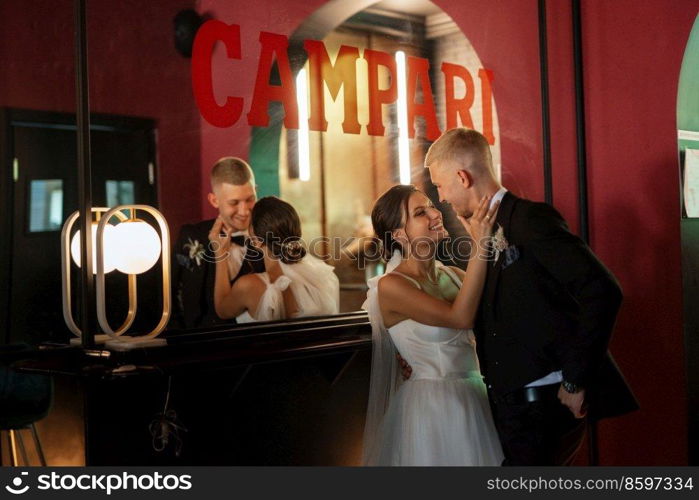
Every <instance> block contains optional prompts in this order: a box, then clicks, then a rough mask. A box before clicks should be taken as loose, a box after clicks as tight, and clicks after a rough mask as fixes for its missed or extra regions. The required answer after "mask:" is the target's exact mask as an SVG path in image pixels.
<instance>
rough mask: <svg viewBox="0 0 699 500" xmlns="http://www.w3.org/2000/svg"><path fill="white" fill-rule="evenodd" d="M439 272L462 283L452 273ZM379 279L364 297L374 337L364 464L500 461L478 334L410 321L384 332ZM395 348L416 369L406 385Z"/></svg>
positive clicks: (467, 463)
mask: <svg viewBox="0 0 699 500" xmlns="http://www.w3.org/2000/svg"><path fill="white" fill-rule="evenodd" d="M438 269H439V272H446V273H447V274H449V276H450V277H451V278H452V280H454V282H455V284H456V285H457V286H459V287H460V286H461V281H460V280H459V279H458V277H457V276H456V274H455V273H454V272H453V271H451V270H450V269H447V268H446V267H443V266H438ZM380 278H381V276H380V277H377V278H373V279H372V280H370V282H369V286H370V288H369V292H368V297H367V302H365V309H367V310H368V312H369V316H370V319H371V322H372V330H373V337H374V338H373V340H374V347H373V356H374V357H373V359H372V375H371V387H370V396H369V407H368V411H367V422H366V426H365V435H364V457H363V460H364V463H365V465H406V466H408V465H428V466H429V465H431V466H440V465H443V466H447V465H453V466H459V465H500V464H501V463H502V460H503V453H502V448H501V446H500V441H499V439H498V435H497V431H496V430H495V426H494V424H493V418H492V414H491V411H490V406H489V403H488V396H487V393H486V387H485V384H484V383H483V379H482V376H481V373H480V369H479V366H478V358H477V356H476V350H475V340H474V336H473V332H472V331H471V330H457V329H453V328H443V327H436V326H429V325H424V324H422V323H418V322H417V321H414V320H412V319H407V320H404V321H401V322H400V323H398V324H396V325H394V326H392V327H391V328H388V329H385V328H384V327H383V320H382V318H381V316H380V314H381V313H380V309H379V308H378V290H377V288H378V281H379V279H380ZM406 278H407V279H409V280H410V281H411V282H413V283H414V284H415V285H416V286H417V287H418V288H420V285H419V284H418V283H417V282H416V281H415V280H413V279H411V278H408V277H406ZM377 314H378V315H379V316H378V317H377ZM395 350H397V351H398V352H399V353H400V355H401V356H402V357H403V359H405V360H406V361H407V362H408V364H410V366H411V368H412V375H411V376H410V378H409V379H408V380H407V381H405V382H402V383H401V377H400V374H399V370H398V366H397V363H396V362H395V361H394V360H395ZM379 365H380V366H379Z"/></svg>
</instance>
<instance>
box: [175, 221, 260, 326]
mask: <svg viewBox="0 0 699 500" xmlns="http://www.w3.org/2000/svg"><path fill="white" fill-rule="evenodd" d="M213 224H214V219H211V220H205V221H202V222H198V223H196V224H185V225H184V226H182V229H181V230H180V234H179V238H178V239H177V242H176V243H175V246H174V249H173V252H172V254H173V264H172V295H173V297H174V300H173V315H172V319H171V321H170V327H174V328H180V329H183V328H196V327H208V326H212V325H219V324H226V323H235V319H229V320H224V319H221V318H219V317H218V316H217V315H216V310H215V308H214V283H215V279H216V264H215V261H214V259H213V254H212V252H210V251H209V250H208V244H209V231H210V230H211V227H212V226H213ZM188 245H195V246H196V245H203V247H202V250H203V252H200V255H201V257H200V259H199V260H198V261H197V259H196V258H194V257H190V250H189V248H190V247H188ZM264 270H265V266H264V261H263V258H262V254H261V253H260V252H259V251H258V250H257V249H255V248H253V247H251V246H249V245H248V246H247V251H246V254H245V258H244V260H243V265H242V267H241V268H240V272H239V273H238V275H237V276H236V277H235V278H234V279H233V280H231V284H232V283H234V282H235V280H237V279H238V278H239V277H241V276H243V275H245V274H249V273H260V272H264Z"/></svg>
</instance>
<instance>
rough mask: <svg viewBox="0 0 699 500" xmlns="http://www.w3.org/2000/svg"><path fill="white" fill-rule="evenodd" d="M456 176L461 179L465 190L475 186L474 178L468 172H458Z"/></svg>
mask: <svg viewBox="0 0 699 500" xmlns="http://www.w3.org/2000/svg"><path fill="white" fill-rule="evenodd" d="M456 176H457V177H458V178H459V182H461V185H462V186H463V187H465V188H470V187H471V186H472V185H473V177H471V174H470V173H468V171H466V170H457V171H456Z"/></svg>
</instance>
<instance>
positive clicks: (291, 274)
mask: <svg viewBox="0 0 699 500" xmlns="http://www.w3.org/2000/svg"><path fill="white" fill-rule="evenodd" d="M280 266H281V268H282V273H283V276H280V277H279V278H277V279H276V281H275V282H274V283H272V282H270V279H269V275H268V274H267V273H256V274H255V276H257V277H258V278H259V279H260V280H262V282H263V283H264V284H265V286H266V289H265V291H264V293H263V294H262V297H261V298H260V301H259V302H258V303H257V310H256V311H255V317H253V316H252V315H251V314H250V313H249V311H245V312H243V313H242V314H240V315H239V316H237V317H236V321H237V322H238V323H251V322H254V321H273V320H279V319H284V318H286V317H287V315H286V312H285V310H284V297H283V296H282V292H283V291H284V290H286V289H287V287H290V288H291V292H292V293H293V295H294V299H295V300H296V305H297V306H298V308H299V311H298V312H297V313H296V314H294V315H293V317H294V318H300V317H305V316H324V315H326V314H337V313H338V312H339V311H340V281H339V279H338V278H337V275H336V274H335V271H334V269H333V267H332V266H329V265H328V264H326V263H325V262H323V261H322V260H320V259H318V258H316V257H314V256H313V255H310V254H306V255H305V256H304V257H303V258H302V259H301V260H300V261H299V262H296V263H294V264H284V263H283V262H281V263H280Z"/></svg>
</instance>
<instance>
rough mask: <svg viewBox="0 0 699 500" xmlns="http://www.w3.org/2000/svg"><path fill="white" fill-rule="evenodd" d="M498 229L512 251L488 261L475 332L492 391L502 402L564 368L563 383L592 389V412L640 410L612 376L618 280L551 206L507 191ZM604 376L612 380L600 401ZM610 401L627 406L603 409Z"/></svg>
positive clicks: (621, 383)
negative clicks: (609, 352) (610, 350)
mask: <svg viewBox="0 0 699 500" xmlns="http://www.w3.org/2000/svg"><path fill="white" fill-rule="evenodd" d="M500 228H501V229H502V234H503V235H504V237H505V239H506V241H507V244H508V245H509V246H508V248H507V249H506V250H504V251H502V252H500V254H499V256H498V258H497V260H495V261H494V262H489V263H488V275H487V278H486V284H485V289H484V293H483V298H482V301H481V307H480V309H479V312H478V317H477V321H476V325H475V329H474V330H475V334H476V339H477V342H478V354H479V359H480V363H481V370H482V372H483V374H484V375H485V379H486V384H487V385H488V388H489V390H490V391H491V393H492V394H493V395H494V396H495V397H496V398H497V397H499V396H502V395H504V394H507V393H509V392H512V391H514V390H516V389H519V388H521V387H523V386H525V385H526V384H528V383H530V382H533V381H534V380H537V379H539V378H541V377H543V376H545V375H547V374H548V373H550V372H552V371H556V370H562V372H563V378H564V380H567V381H569V382H572V383H575V384H578V385H580V386H582V387H585V388H586V389H587V394H588V402H590V404H591V408H590V411H591V414H592V413H593V408H592V401H595V403H594V406H595V408H594V412H597V413H595V414H598V415H601V416H607V415H611V414H619V413H624V412H626V411H630V410H632V409H635V407H636V403H635V400H634V399H633V395H632V394H631V393H630V391H629V390H628V387H627V386H626V384H625V382H624V381H623V378H621V374H620V373H619V372H618V370H616V369H614V370H612V371H614V372H615V374H614V375H610V371H609V363H610V358H609V357H608V355H607V346H608V344H609V340H610V338H611V333H612V329H613V327H614V322H615V319H616V314H617V312H618V310H619V307H620V305H621V300H622V293H621V288H620V287H619V284H618V283H617V281H616V279H615V278H614V276H612V274H611V273H610V272H609V271H608V270H607V268H606V267H605V266H604V265H603V264H602V263H601V262H600V261H599V259H597V257H595V255H594V254H593V253H592V251H591V250H590V248H589V247H588V246H587V245H586V244H585V243H584V242H583V241H582V240H581V239H580V238H578V237H577V236H575V235H574V234H572V233H571V232H570V231H569V230H568V227H567V225H566V223H565V221H564V220H563V218H562V217H561V216H560V214H559V213H558V212H557V211H556V210H555V209H554V208H552V207H551V206H549V205H547V204H545V203H536V202H532V201H529V200H524V199H521V198H517V197H516V196H514V195H512V194H511V193H509V192H508V193H506V194H505V196H504V198H503V200H502V202H501V205H500V208H499V209H498V213H497V216H496V221H495V227H494V233H495V232H497V231H498V230H499V229H500ZM614 366H615V365H614ZM602 372H604V373H606V376H607V377H611V378H613V379H614V380H613V381H611V380H610V384H611V386H612V391H611V394H609V395H607V396H608V397H607V396H605V398H604V399H605V401H604V402H598V401H597V399H598V394H599V391H598V389H599V388H601V385H602V384H605V383H606V382H605V381H603V380H600V373H602ZM607 389H609V387H607ZM622 393H623V397H622ZM608 398H611V400H614V399H615V398H616V399H617V402H618V401H620V400H621V399H624V401H625V402H626V403H625V404H624V405H622V406H623V407H622V408H616V409H614V410H612V409H611V408H609V407H607V408H603V407H605V406H608V403H609V402H610V401H607V399H608ZM627 403H628V404H627Z"/></svg>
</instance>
